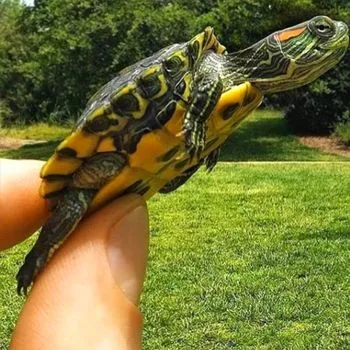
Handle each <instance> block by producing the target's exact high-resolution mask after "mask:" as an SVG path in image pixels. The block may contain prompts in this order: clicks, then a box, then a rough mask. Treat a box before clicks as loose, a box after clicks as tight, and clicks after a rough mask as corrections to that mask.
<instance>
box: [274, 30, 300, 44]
mask: <svg viewBox="0 0 350 350" xmlns="http://www.w3.org/2000/svg"><path fill="white" fill-rule="evenodd" d="M305 29H306V27H301V28H293V29H290V30H284V31H282V32H278V33H276V34H275V38H276V39H278V40H279V41H280V42H283V41H287V40H289V39H291V38H295V37H296V36H298V35H300V34H301V33H303V32H304V31H305Z"/></svg>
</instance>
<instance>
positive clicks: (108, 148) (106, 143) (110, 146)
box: [96, 137, 117, 153]
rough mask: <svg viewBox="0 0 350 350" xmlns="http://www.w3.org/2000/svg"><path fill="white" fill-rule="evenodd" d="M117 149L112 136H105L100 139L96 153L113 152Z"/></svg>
mask: <svg viewBox="0 0 350 350" xmlns="http://www.w3.org/2000/svg"><path fill="white" fill-rule="evenodd" d="M116 150H117V149H116V147H115V145H114V140H113V138H112V137H105V138H103V139H102V140H101V142H100V144H99V145H98V147H97V150H96V152H97V153H103V152H115V151H116Z"/></svg>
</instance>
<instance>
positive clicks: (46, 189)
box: [39, 179, 66, 197]
mask: <svg viewBox="0 0 350 350" xmlns="http://www.w3.org/2000/svg"><path fill="white" fill-rule="evenodd" d="M65 186H66V181H60V180H58V181H48V180H45V179H43V181H42V182H41V184H40V188H39V194H40V196H42V197H48V196H50V194H51V193H55V192H58V191H60V190H62V189H63V188H64V187H65Z"/></svg>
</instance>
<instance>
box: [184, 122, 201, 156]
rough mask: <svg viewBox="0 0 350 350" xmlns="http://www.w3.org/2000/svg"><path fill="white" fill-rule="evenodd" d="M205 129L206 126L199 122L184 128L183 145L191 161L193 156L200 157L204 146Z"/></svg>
mask: <svg viewBox="0 0 350 350" xmlns="http://www.w3.org/2000/svg"><path fill="white" fill-rule="evenodd" d="M205 131H206V127H205V125H203V124H200V123H194V124H193V125H191V128H190V127H189V125H187V127H186V128H185V129H184V131H183V134H184V137H185V145H186V150H187V153H188V154H189V156H190V159H191V161H192V160H193V158H195V157H196V158H197V160H199V159H200V157H201V154H202V151H203V149H204V146H205Z"/></svg>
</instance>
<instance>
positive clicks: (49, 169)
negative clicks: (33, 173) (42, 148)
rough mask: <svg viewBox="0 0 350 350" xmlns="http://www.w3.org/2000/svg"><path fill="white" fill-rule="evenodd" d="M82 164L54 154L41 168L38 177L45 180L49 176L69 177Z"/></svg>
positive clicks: (77, 160)
mask: <svg viewBox="0 0 350 350" xmlns="http://www.w3.org/2000/svg"><path fill="white" fill-rule="evenodd" d="M82 162H83V161H82V160H81V159H77V158H70V157H61V156H59V155H58V154H54V155H53V156H52V157H51V158H50V159H49V160H48V161H47V163H46V164H45V165H44V166H43V167H42V169H41V172H40V176H41V177H42V178H45V177H47V176H50V175H70V174H72V173H74V172H75V171H76V170H77V169H78V168H79V167H80V165H81V164H82Z"/></svg>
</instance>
